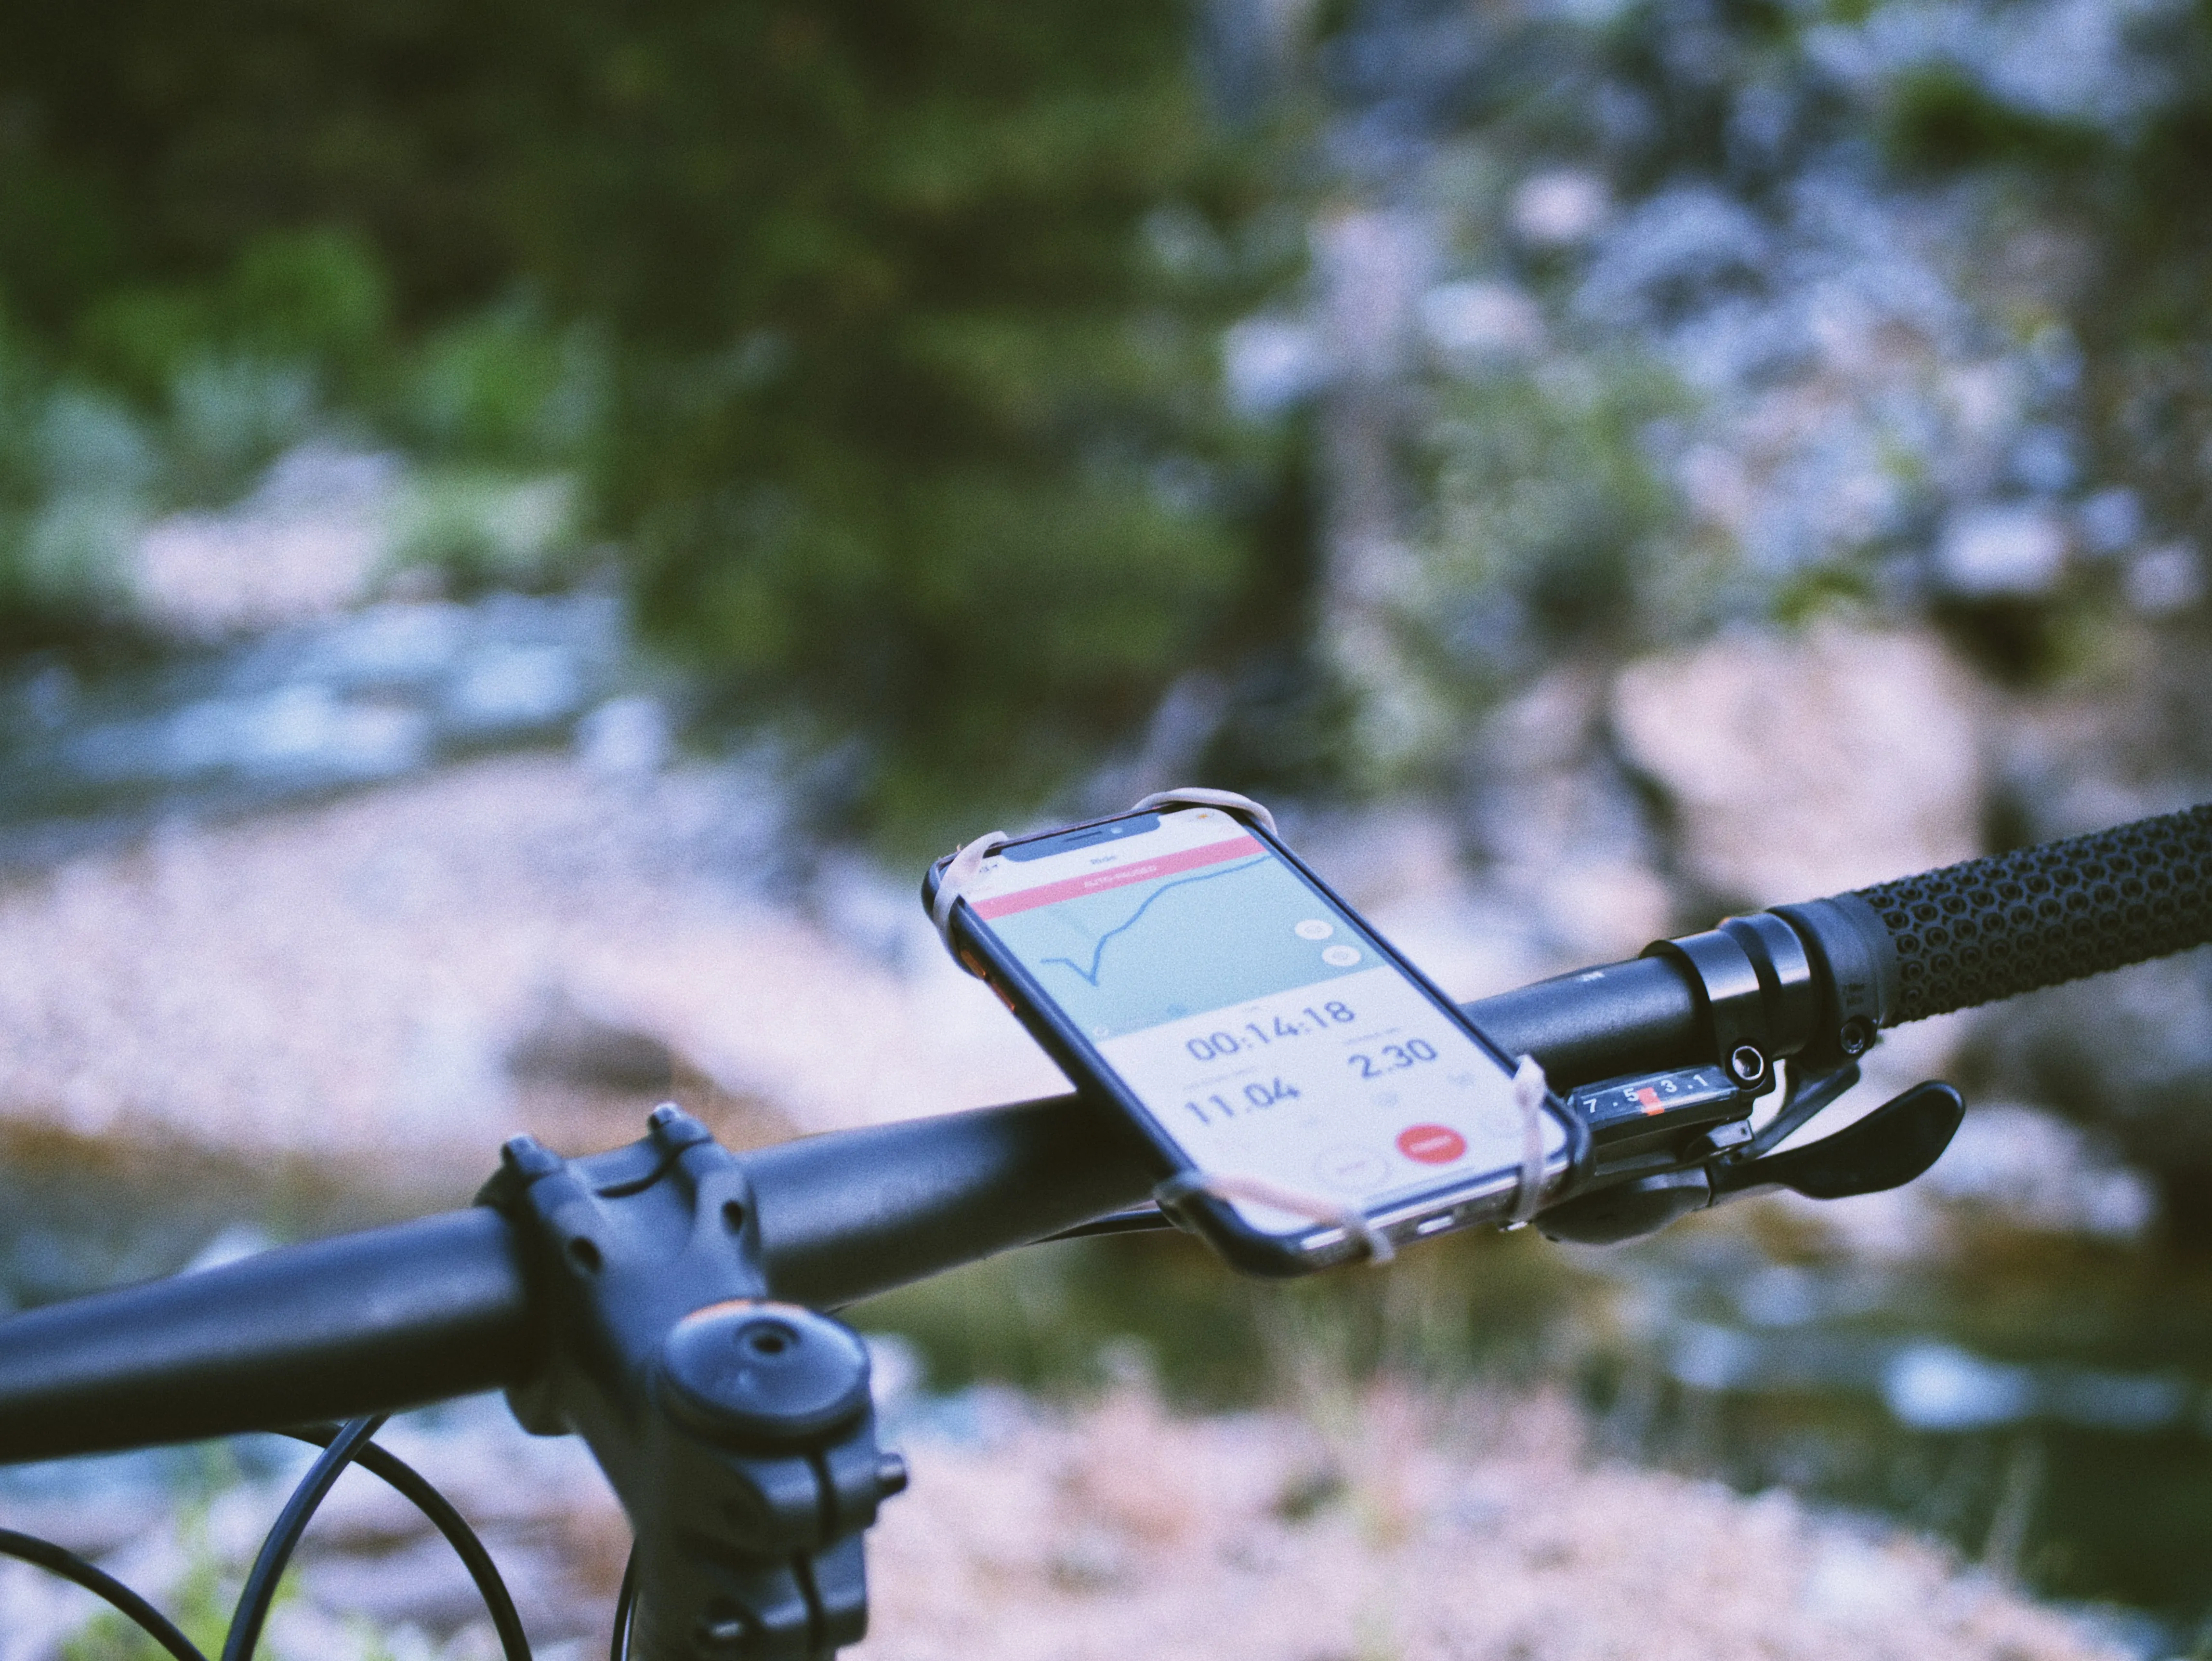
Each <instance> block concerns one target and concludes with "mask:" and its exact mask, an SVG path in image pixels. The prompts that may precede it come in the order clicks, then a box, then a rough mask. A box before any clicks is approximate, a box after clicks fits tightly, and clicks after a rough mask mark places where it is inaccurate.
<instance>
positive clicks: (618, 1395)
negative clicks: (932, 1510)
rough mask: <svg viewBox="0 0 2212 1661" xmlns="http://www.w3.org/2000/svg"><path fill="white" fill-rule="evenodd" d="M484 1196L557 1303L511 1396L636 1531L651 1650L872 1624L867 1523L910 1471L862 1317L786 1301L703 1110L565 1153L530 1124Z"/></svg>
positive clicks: (757, 1650) (540, 1300)
mask: <svg viewBox="0 0 2212 1661" xmlns="http://www.w3.org/2000/svg"><path fill="white" fill-rule="evenodd" d="M477 1200H478V1203H480V1204H484V1205H489V1206H492V1207H495V1208H497V1209H498V1210H500V1211H501V1212H502V1213H504V1214H506V1215H507V1217H508V1218H510V1219H511V1220H513V1222H514V1223H515V1225H516V1226H517V1232H518V1234H519V1235H520V1238H521V1239H522V1241H523V1243H524V1257H525V1262H526V1273H527V1274H528V1275H529V1276H530V1278H531V1279H532V1281H533V1282H534V1285H533V1287H532V1291H533V1293H534V1294H536V1295H534V1296H533V1298H532V1306H533V1308H535V1309H537V1310H538V1311H542V1312H543V1313H542V1316H541V1318H540V1321H539V1323H538V1330H537V1331H536V1332H535V1333H534V1334H533V1339H534V1348H535V1353H536V1355H537V1357H538V1361H537V1365H536V1366H534V1367H533V1369H532V1372H531V1373H530V1375H529V1377H528V1378H527V1379H526V1381H525V1382H524V1383H522V1384H519V1385H516V1386H514V1387H513V1388H512V1389H510V1390H508V1392H507V1400H508V1402H509V1403H510V1404H511V1405H512V1406H513V1409H514V1414H515V1417H516V1418H517V1419H519V1420H520V1421H521V1422H522V1424H523V1426H524V1427H525V1428H526V1429H527V1430H530V1431H532V1433H536V1434H538V1435H560V1434H563V1433H568V1432H572V1431H573V1432H574V1433H578V1434H580V1435H581V1436H582V1437H583V1438H584V1439H585V1441H586V1443H588V1444H589V1445H590V1446H591V1449H592V1454H593V1456H594V1457H596V1458H597V1459H598V1461H599V1465H600V1468H601V1469H604V1470H605V1472H606V1475H607V1479H608V1481H609V1482H611V1483H612V1484H613V1487H614V1489H615V1492H616V1494H617V1495H618V1496H619V1497H620V1499H621V1500H622V1502H623V1510H624V1511H626V1512H628V1513H629V1518H630V1522H631V1525H632V1527H633V1528H634V1529H635V1530H636V1534H637V1546H636V1557H635V1566H634V1567H635V1575H636V1586H637V1603H636V1614H635V1618H634V1621H633V1622H632V1627H631V1631H632V1634H633V1639H632V1649H633V1651H634V1652H635V1653H636V1654H638V1655H639V1656H640V1657H641V1658H642V1661H811V1658H816V1657H821V1656H826V1655H829V1654H831V1653H833V1652H835V1651H836V1649H837V1648H838V1647H839V1646H842V1645H846V1644H851V1643H856V1642H858V1641H859V1640H860V1638H861V1637H862V1635H863V1634H865V1633H866V1629H867V1581H866V1571H865V1567H864V1563H863V1557H862V1540H863V1537H864V1536H865V1534H866V1530H867V1529H868V1527H869V1525H870V1524H872V1523H873V1522H874V1521H875V1518H876V1510H877V1507H878V1505H879V1504H880V1502H881V1501H882V1500H884V1499H886V1498H888V1497H890V1495H891V1494H896V1493H897V1492H899V1491H900V1490H901V1489H902V1488H904V1487H905V1486H906V1469H905V1466H904V1464H903V1463H902V1462H901V1461H900V1460H899V1459H898V1458H897V1457H896V1455H891V1454H886V1453H884V1452H883V1451H880V1450H879V1449H878V1446H877V1445H876V1437H875V1417H874V1413H873V1409H872V1405H871V1402H870V1397H869V1389H868V1354H867V1350H866V1347H865V1346H864V1345H863V1344H862V1343H861V1342H860V1338H859V1336H858V1335H855V1334H854V1332H853V1331H852V1330H851V1329H849V1328H848V1327H846V1326H843V1325H842V1324H841V1323H837V1322H836V1321H833V1320H830V1319H829V1318H828V1317H825V1316H822V1315H819V1314H817V1313H815V1312H814V1311H811V1310H807V1309H804V1308H801V1307H799V1306H798V1305H792V1304H784V1303H778V1302H775V1301H772V1300H771V1299H769V1296H768V1281H767V1276H766V1274H765V1272H764V1269H763V1260H762V1255H761V1250H760V1229H759V1223H758V1220H757V1215H756V1211H755V1207H754V1204H753V1195H752V1190H751V1186H750V1183H749V1182H748V1181H747V1178H746V1177H745V1173H744V1168H743V1167H742V1166H741V1165H739V1163H738V1160H737V1159H736V1158H735V1157H734V1156H733V1155H732V1154H731V1153H729V1152H728V1151H727V1150H726V1149H724V1148H723V1147H720V1146H719V1145H718V1144H717V1143H716V1142H715V1141H714V1137H713V1136H712V1135H710V1134H709V1133H708V1130H707V1129H706V1127H705V1126H703V1125H702V1124H701V1123H698V1121H696V1119H693V1118H691V1117H690V1116H689V1115H687V1114H685V1113H684V1112H683V1111H682V1110H680V1109H678V1108H676V1107H674V1106H672V1105H664V1106H661V1107H658V1108H655V1109H654V1110H653V1113H652V1116H651V1117H650V1118H649V1120H648V1121H647V1134H646V1135H645V1136H644V1138H643V1139H642V1140H641V1141H636V1142H634V1143H632V1144H631V1145H630V1146H629V1147H622V1148H617V1149H615V1150H614V1151H613V1152H611V1153H603V1154H599V1155H597V1156H595V1157H593V1158H591V1159H578V1160H568V1159H562V1158H561V1157H560V1156H559V1155H558V1154H556V1153H553V1152H551V1151H550V1149H548V1148H546V1147H543V1146H541V1145H540V1144H538V1142H536V1141H532V1139H531V1138H529V1137H526V1136H519V1137H516V1138H515V1139H514V1140H513V1141H510V1142H508V1143H507V1146H506V1147H505V1148H503V1149H502V1150H501V1168H500V1170H499V1171H498V1172H497V1174H496V1175H495V1176H494V1177H492V1178H491V1180H490V1181H489V1182H488V1183H485V1185H484V1188H483V1192H482V1193H481V1194H480V1195H479V1196H477Z"/></svg>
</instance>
